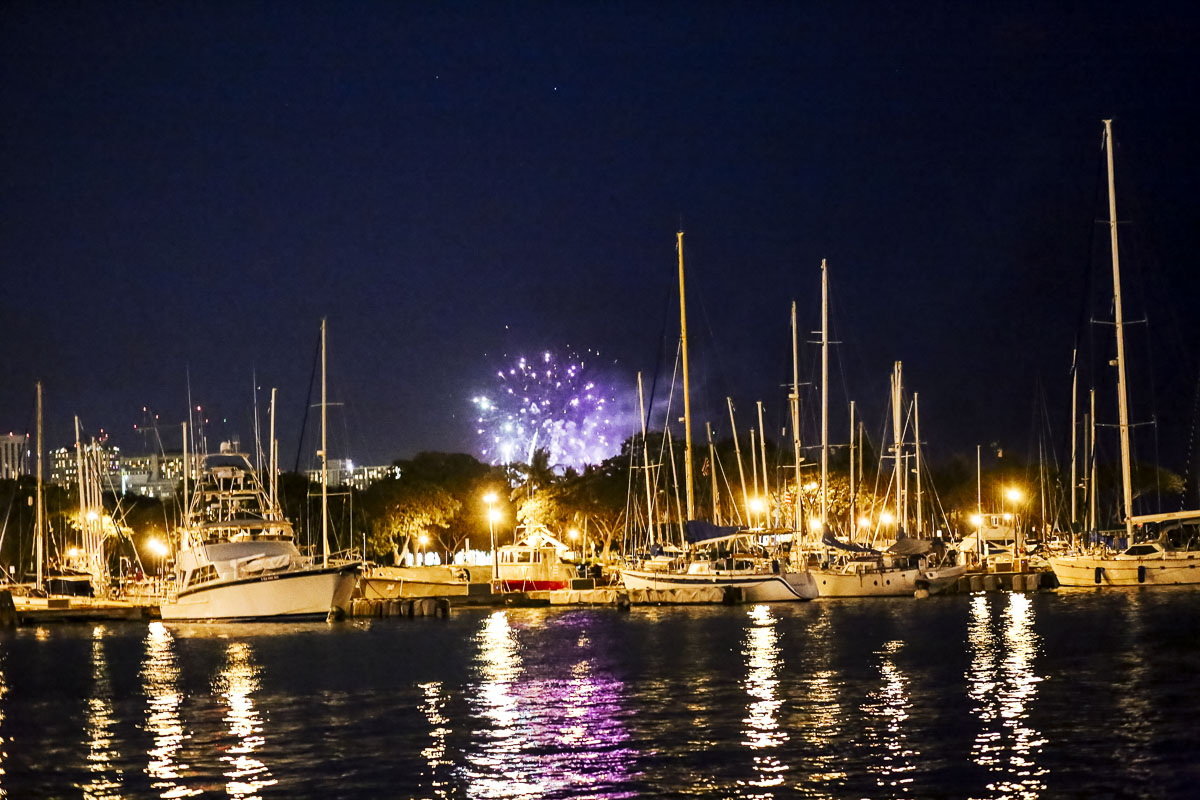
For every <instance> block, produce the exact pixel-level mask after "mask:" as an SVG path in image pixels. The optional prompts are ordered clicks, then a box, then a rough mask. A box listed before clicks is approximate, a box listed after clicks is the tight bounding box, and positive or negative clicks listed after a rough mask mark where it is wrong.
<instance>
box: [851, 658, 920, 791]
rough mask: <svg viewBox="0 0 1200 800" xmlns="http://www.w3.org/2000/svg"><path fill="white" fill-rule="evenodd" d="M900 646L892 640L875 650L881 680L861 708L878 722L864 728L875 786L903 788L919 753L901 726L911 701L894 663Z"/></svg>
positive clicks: (912, 770)
mask: <svg viewBox="0 0 1200 800" xmlns="http://www.w3.org/2000/svg"><path fill="white" fill-rule="evenodd" d="M903 647H904V643H903V642H901V641H899V640H893V641H890V642H887V643H886V644H884V645H883V647H882V649H880V650H879V651H878V652H876V654H875V655H877V656H878V657H879V676H880V678H881V679H882V681H883V683H882V685H881V686H880V687H879V689H877V690H876V691H873V692H871V693H870V694H869V695H868V697H867V702H865V703H863V705H862V711H863V713H864V714H866V715H867V717H868V718H869V719H872V720H873V721H875V722H877V723H882V724H881V725H880V724H872V725H868V726H867V728H866V737H867V740H868V742H869V743H870V744H871V746H872V758H871V762H870V763H871V764H872V767H871V771H872V772H874V773H876V782H877V783H878V785H879V786H887V787H892V788H899V789H901V790H902V791H907V787H908V786H909V785H910V784H912V782H913V772H914V770H915V769H916V762H917V761H918V760H919V759H920V757H921V754H920V753H919V752H918V751H917V750H915V749H914V748H913V747H912V746H911V744H910V743H909V741H908V732H907V730H906V726H905V723H906V722H907V721H908V718H909V710H910V709H911V707H912V701H911V699H910V698H909V696H908V677H907V676H906V675H905V674H904V673H903V672H902V671H901V670H900V668H899V667H898V666H896V662H895V655H896V654H897V653H899V652H900V650H901V649H902V648H903Z"/></svg>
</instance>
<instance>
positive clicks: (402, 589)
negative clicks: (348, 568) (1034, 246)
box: [358, 567, 490, 600]
mask: <svg viewBox="0 0 1200 800" xmlns="http://www.w3.org/2000/svg"><path fill="white" fill-rule="evenodd" d="M464 571H466V568H465V567H460V568H458V572H459V573H461V572H464ZM489 574H490V570H489ZM469 578H470V573H469V572H467V575H466V576H464V577H456V575H455V571H452V570H450V569H448V568H446V567H369V568H368V569H367V571H366V572H363V573H362V575H360V576H359V578H358V593H359V594H360V595H362V596H363V597H365V598H367V599H368V600H399V599H405V598H412V597H458V596H465V595H466V594H467V593H468V592H469V591H470V589H469V587H470V580H469Z"/></svg>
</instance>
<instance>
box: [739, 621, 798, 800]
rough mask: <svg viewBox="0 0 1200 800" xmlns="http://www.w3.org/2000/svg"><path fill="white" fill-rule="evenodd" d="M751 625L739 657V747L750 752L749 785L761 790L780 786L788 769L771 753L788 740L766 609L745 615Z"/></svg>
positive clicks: (776, 650)
mask: <svg viewBox="0 0 1200 800" xmlns="http://www.w3.org/2000/svg"><path fill="white" fill-rule="evenodd" d="M748 614H749V617H750V620H751V622H752V625H751V627H749V628H747V630H746V641H745V646H744V648H743V654H744V655H745V656H746V681H745V684H744V686H745V689H746V694H748V695H749V696H750V703H749V705H747V707H746V717H745V719H743V720H742V722H743V723H744V724H745V728H743V731H742V732H743V735H744V737H745V738H744V739H743V740H742V744H743V745H745V746H746V747H748V748H750V749H751V750H753V751H754V771H755V773H756V776H755V778H754V779H753V780H751V781H749V785H750V786H752V787H754V788H756V789H761V790H769V789H772V788H775V787H781V786H783V782H784V773H786V772H787V770H788V767H787V765H786V764H784V763H783V762H782V761H780V760H779V757H778V756H777V755H776V754H775V752H774V751H775V749H776V748H778V747H779V746H780V745H783V744H785V743H786V742H787V740H788V734H787V731H785V730H783V729H782V728H781V727H780V725H779V707H780V706H781V705H782V704H783V701H782V700H780V699H779V666H780V657H779V633H778V631H777V630H776V629H775V622H776V620H775V616H774V615H773V614H772V613H771V608H770V606H765V605H757V606H754V607H753V608H751V609H750V611H749V612H748ZM747 796H748V797H762V798H767V797H774V796H775V795H774V793H773V792H771V791H761V792H757V793H751V794H748V795H747Z"/></svg>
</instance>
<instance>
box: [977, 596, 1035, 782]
mask: <svg viewBox="0 0 1200 800" xmlns="http://www.w3.org/2000/svg"><path fill="white" fill-rule="evenodd" d="M990 603H991V601H990V599H989V598H988V597H987V596H986V595H977V596H975V597H974V598H972V600H971V624H970V627H969V629H968V641H969V643H970V647H971V669H970V672H969V673H968V674H967V676H966V677H967V685H968V687H969V688H968V690H967V695H968V697H970V698H971V699H972V700H973V701H974V702H975V704H974V706H973V708H972V711H973V713H974V715H975V717H976V719H977V720H978V721H979V723H980V731H979V733H978V734H977V735H976V737H975V742H974V744H973V746H972V748H971V756H972V759H973V760H974V761H975V763H976V764H978V765H979V766H981V767H983V768H984V769H986V770H987V771H988V772H989V773H990V774H991V775H992V778H991V780H990V781H989V783H988V784H987V788H988V789H989V790H991V792H992V793H993V794H992V795H991V796H993V797H998V798H1021V800H1032V798H1036V797H1040V796H1041V794H1042V793H1043V792H1045V791H1046V783H1045V781H1044V780H1043V778H1044V776H1045V775H1046V774H1048V772H1049V770H1047V769H1045V768H1043V767H1039V766H1038V764H1037V756H1038V755H1040V754H1041V751H1042V748H1043V747H1044V746H1045V744H1046V740H1045V739H1044V738H1043V737H1042V736H1041V734H1039V733H1038V731H1037V730H1035V729H1034V728H1033V727H1032V725H1030V722H1029V713H1028V710H1027V709H1028V706H1029V705H1030V703H1031V702H1032V701H1033V700H1034V697H1035V695H1036V694H1037V685H1038V683H1040V682H1041V680H1042V679H1041V678H1040V677H1038V676H1037V675H1035V674H1034V672H1033V660H1034V657H1035V656H1036V655H1037V652H1038V647H1039V644H1040V639H1039V637H1038V635H1037V634H1036V633H1035V632H1034V625H1033V622H1034V618H1033V604H1032V600H1031V599H1030V598H1029V597H1028V596H1026V595H1023V594H1019V593H1016V592H1013V593H1011V594H1009V595H1008V607H1007V608H1006V609H1005V611H1004V615H1003V630H1002V631H999V632H998V631H997V630H996V626H995V625H993V623H992V612H991V605H990Z"/></svg>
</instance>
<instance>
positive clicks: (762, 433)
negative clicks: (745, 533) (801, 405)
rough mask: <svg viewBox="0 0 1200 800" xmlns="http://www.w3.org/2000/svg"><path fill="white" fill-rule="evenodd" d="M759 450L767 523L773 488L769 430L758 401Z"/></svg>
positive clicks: (760, 402) (760, 403)
mask: <svg viewBox="0 0 1200 800" xmlns="http://www.w3.org/2000/svg"><path fill="white" fill-rule="evenodd" d="M758 449H759V450H760V451H761V452H762V470H763V482H762V497H763V508H764V509H765V511H764V513H765V514H766V515H767V522H768V523H769V522H770V521H771V487H770V486H768V485H767V429H766V428H765V427H763V407H762V400H759V401H758Z"/></svg>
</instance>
